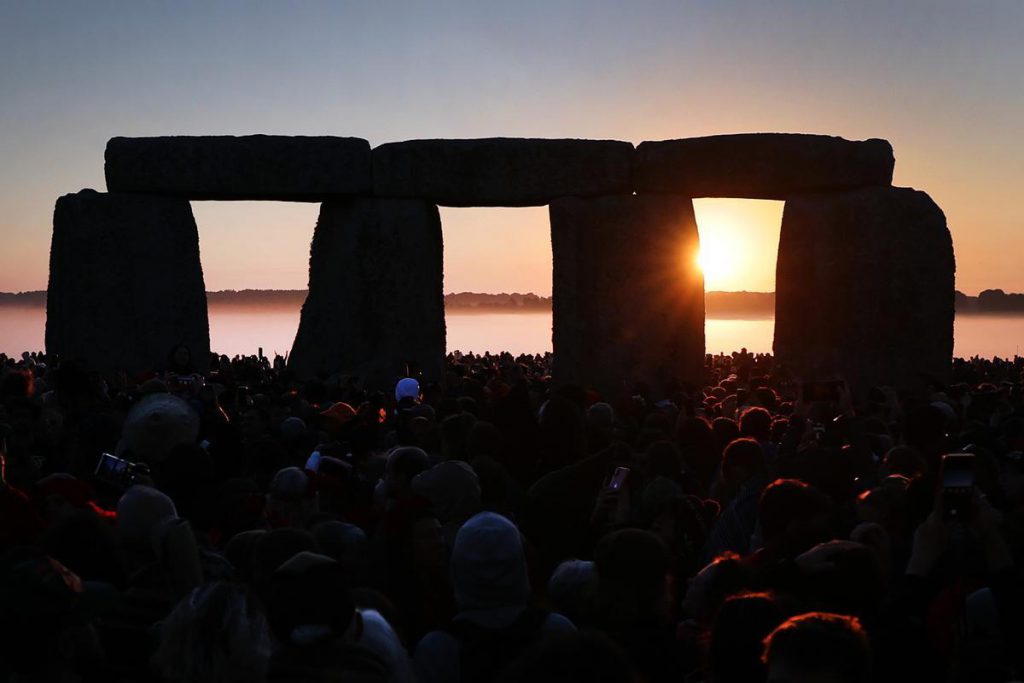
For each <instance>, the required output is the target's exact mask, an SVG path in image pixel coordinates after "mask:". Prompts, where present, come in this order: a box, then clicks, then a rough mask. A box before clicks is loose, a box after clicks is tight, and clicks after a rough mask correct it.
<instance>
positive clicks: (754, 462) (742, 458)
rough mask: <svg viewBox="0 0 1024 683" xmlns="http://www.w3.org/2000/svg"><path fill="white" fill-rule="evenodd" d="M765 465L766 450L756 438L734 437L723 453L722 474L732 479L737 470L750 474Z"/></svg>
mask: <svg viewBox="0 0 1024 683" xmlns="http://www.w3.org/2000/svg"><path fill="white" fill-rule="evenodd" d="M762 466H764V452H763V451H762V450H761V445H760V444H759V443H757V441H755V440H754V439H734V440H733V441H732V443H730V444H729V445H728V446H726V447H725V451H724V452H723V453H722V474H723V475H724V476H725V477H726V479H732V478H733V473H734V472H736V471H737V470H742V471H744V472H745V473H746V474H747V475H748V476H749V475H751V474H753V473H754V472H756V471H757V470H759V469H761V467H762Z"/></svg>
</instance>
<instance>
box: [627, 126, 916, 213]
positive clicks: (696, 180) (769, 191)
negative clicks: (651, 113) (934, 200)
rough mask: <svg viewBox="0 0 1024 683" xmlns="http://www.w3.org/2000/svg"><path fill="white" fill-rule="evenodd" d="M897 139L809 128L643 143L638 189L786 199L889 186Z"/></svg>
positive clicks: (638, 158) (639, 154) (639, 151)
mask: <svg viewBox="0 0 1024 683" xmlns="http://www.w3.org/2000/svg"><path fill="white" fill-rule="evenodd" d="M895 163H896V161H895V158H894V157H893V154H892V145H890V144H889V143H888V142H887V141H885V140H877V139H872V140H864V141H850V140H844V139H843V138H838V137H831V136H827V135H807V134H803V133H743V134H739V135H712V136H710V137H704V138H688V139H683V140H663V141H660V142H644V143H641V144H640V146H639V147H637V150H636V169H635V178H636V191H637V192H668V193H671V194H682V195H686V196H687V197H746V198H750V199H786V198H787V197H789V196H790V195H792V194H794V193H802V192H815V191H820V190H845V189H850V188H857V187H864V186H870V185H876V186H877V185H890V184H891V183H892V170H893V165H894V164H895Z"/></svg>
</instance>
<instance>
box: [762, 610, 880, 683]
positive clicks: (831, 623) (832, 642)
mask: <svg viewBox="0 0 1024 683" xmlns="http://www.w3.org/2000/svg"><path fill="white" fill-rule="evenodd" d="M763 661H764V663H765V665H766V666H767V667H768V681H769V683H772V682H773V681H775V682H779V683H781V682H782V681H823V682H825V681H827V682H830V683H866V682H867V681H869V680H870V679H871V647H870V645H869V643H868V638H867V635H866V634H865V633H864V629H863V628H862V627H861V625H860V621H858V620H857V619H856V618H854V617H846V616H842V615H839V614H829V613H828V612H809V613H807V614H801V615H799V616H796V617H792V618H791V619H788V620H786V621H785V622H783V623H782V625H781V626H779V627H778V628H777V629H775V630H774V631H772V633H771V635H769V636H768V637H767V638H766V639H765V645H764V656H763Z"/></svg>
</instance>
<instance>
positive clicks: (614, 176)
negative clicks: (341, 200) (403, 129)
mask: <svg viewBox="0 0 1024 683" xmlns="http://www.w3.org/2000/svg"><path fill="white" fill-rule="evenodd" d="M632 163H633V145H631V144H630V143H628V142H618V141H614V140H544V139H527V138H481V139H475V140H409V141H407V142H394V143H389V144H386V145H381V146H380V147H377V148H375V149H374V150H373V183H374V184H373V191H374V194H375V195H377V196H380V197H417V198H421V199H426V200H429V201H431V202H434V203H437V204H442V205H446V206H539V205H543V204H547V203H549V202H550V201H551V200H552V199H555V198H557V197H565V196H591V195H600V194H615V193H628V192H632V187H631V185H630V173H631V167H632Z"/></svg>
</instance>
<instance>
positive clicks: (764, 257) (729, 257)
mask: <svg viewBox="0 0 1024 683" xmlns="http://www.w3.org/2000/svg"><path fill="white" fill-rule="evenodd" d="M782 208H783V202H777V201H766V200H756V199H695V200H694V201H693V209H694V213H695V214H696V217H697V230H698V232H699V233H700V254H699V256H698V257H697V262H698V264H699V266H700V268H701V270H702V271H703V272H704V290H705V291H707V292H716V291H717V292H737V291H748V292H772V291H775V263H776V261H777V258H778V251H779V228H780V227H781V225H782Z"/></svg>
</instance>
